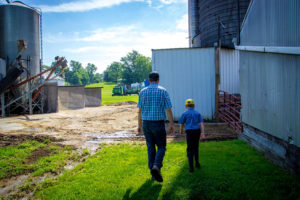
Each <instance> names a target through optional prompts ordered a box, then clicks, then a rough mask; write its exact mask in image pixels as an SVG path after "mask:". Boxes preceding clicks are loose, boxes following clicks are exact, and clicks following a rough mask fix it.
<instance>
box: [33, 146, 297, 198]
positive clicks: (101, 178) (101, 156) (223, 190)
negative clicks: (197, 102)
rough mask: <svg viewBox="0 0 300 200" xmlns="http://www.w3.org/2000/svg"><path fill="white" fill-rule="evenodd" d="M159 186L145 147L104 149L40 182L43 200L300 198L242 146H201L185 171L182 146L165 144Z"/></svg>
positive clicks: (287, 180)
mask: <svg viewBox="0 0 300 200" xmlns="http://www.w3.org/2000/svg"><path fill="white" fill-rule="evenodd" d="M167 149H168V150H167V152H166V157H165V159H164V167H163V168H162V175H163V177H164V182H163V183H162V184H160V183H157V182H154V181H151V180H150V174H149V170H148V169H147V153H146V146H145V145H144V144H139V143H137V144H136V143H131V144H118V145H103V146H102V149H101V150H100V151H99V152H98V153H96V154H95V155H93V156H91V157H89V158H88V159H87V160H86V161H85V162H84V163H81V164H80V165H78V166H77V167H76V168H74V169H73V170H72V171H68V172H66V173H64V174H63V175H62V176H60V177H59V178H58V179H56V180H48V181H45V182H44V184H42V185H41V186H40V187H39V189H38V191H37V192H36V193H35V197H37V198H42V199H105V200H108V199H123V200H125V199H143V200H147V199H149V200H150V199H151V200H157V199H170V200H174V199H178V200H184V199H299V198H300V193H299V191H300V181H299V180H297V179H296V177H295V176H292V175H289V174H288V173H287V172H286V171H284V170H282V169H281V168H279V167H277V166H275V165H273V164H271V163H270V162H269V161H267V160H266V159H265V158H264V157H263V155H262V154H261V153H259V152H257V151H256V150H254V149H253V148H252V147H250V146H248V145H247V144H246V143H244V142H242V141H239V140H235V141H225V142H207V143H201V144H200V162H201V165H202V168H201V169H196V170H195V172H194V173H189V172H188V163H187V158H186V152H185V151H186V143H185V142H179V143H171V144H168V146H167Z"/></svg>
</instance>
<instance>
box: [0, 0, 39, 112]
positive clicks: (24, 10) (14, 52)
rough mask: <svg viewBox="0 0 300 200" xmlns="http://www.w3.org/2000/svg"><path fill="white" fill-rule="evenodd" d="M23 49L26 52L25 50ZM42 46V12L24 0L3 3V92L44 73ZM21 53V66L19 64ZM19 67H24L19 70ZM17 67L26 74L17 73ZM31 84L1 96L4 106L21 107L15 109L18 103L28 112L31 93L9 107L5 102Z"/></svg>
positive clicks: (0, 55)
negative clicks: (9, 87) (22, 0)
mask: <svg viewBox="0 0 300 200" xmlns="http://www.w3.org/2000/svg"><path fill="white" fill-rule="evenodd" d="M20 44H22V45H23V46H21V45H20ZM23 47H24V48H23ZM22 48H23V51H21V49H22ZM40 49H41V48H40V12H39V11H38V10H36V9H34V8H32V7H30V6H27V5H25V4H24V3H22V2H20V1H15V2H12V3H10V2H9V3H7V4H3V5H0V59H1V60H2V63H3V62H5V65H3V64H2V65H1V70H0V72H2V73H1V74H2V77H1V78H2V80H4V79H6V81H4V82H3V81H2V82H1V93H2V92H4V91H5V90H6V89H7V88H8V86H11V85H15V84H17V83H19V82H21V81H22V80H24V79H26V78H28V77H32V76H34V75H36V74H39V73H40V71H41V69H40V68H41V59H40ZM20 52H22V53H20ZM18 56H19V59H18V63H19V65H18V64H16V58H17V57H18ZM18 67H19V68H20V69H21V70H19V71H18V70H17V68H18ZM2 68H5V69H2ZM13 70H15V71H16V72H20V73H21V72H23V73H22V74H21V75H20V74H18V75H16V73H14V72H15V71H13ZM31 83H32V82H31ZM31 83H28V84H27V85H25V84H24V85H22V86H20V87H18V89H16V90H14V91H13V92H7V93H6V94H5V95H4V94H3V96H5V97H3V96H2V97H1V102H2V108H1V109H2V110H3V109H7V110H18V109H16V108H12V109H11V106H13V105H15V106H16V105H18V107H20V106H21V107H23V108H22V109H23V110H27V111H28V105H25V104H27V102H28V99H29V98H28V96H29V95H28V96H27V97H26V96H24V97H23V98H21V99H20V100H19V101H18V102H17V101H16V102H15V103H14V104H11V106H7V107H5V108H4V106H3V104H4V103H3V102H4V101H5V102H9V101H10V100H12V99H13V98H15V97H16V96H19V95H22V94H23V93H24V92H25V90H26V89H28V87H30V85H29V84H31ZM27 111H25V112H27ZM8 112H10V111H8ZM22 112H23V111H22Z"/></svg>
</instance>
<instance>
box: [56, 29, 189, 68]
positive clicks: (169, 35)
mask: <svg viewBox="0 0 300 200" xmlns="http://www.w3.org/2000/svg"><path fill="white" fill-rule="evenodd" d="M187 36H188V34H187V32H186V31H181V30H179V31H145V30H140V29H138V28H137V27H135V26H123V27H111V28H107V29H97V30H95V31H93V32H91V34H90V35H89V36H87V37H83V38H81V39H78V38H75V39H74V41H76V42H78V43H80V46H79V47H78V48H74V49H70V48H65V49H63V50H62V51H63V52H64V53H65V54H69V56H67V57H70V56H71V57H73V58H71V59H75V58H76V59H77V60H78V61H80V62H82V63H83V64H84V63H88V62H90V63H94V64H96V66H97V67H98V71H99V72H102V71H104V70H105V69H106V67H107V66H108V65H109V64H111V63H112V62H114V61H119V60H120V58H121V57H123V56H126V54H127V53H129V52H131V51H132V50H137V51H138V52H139V53H141V54H143V55H145V56H148V57H151V56H152V55H151V54H152V53H151V49H161V48H179V47H188V40H187ZM76 59H75V60H76Z"/></svg>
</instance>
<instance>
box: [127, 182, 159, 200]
mask: <svg viewBox="0 0 300 200" xmlns="http://www.w3.org/2000/svg"><path fill="white" fill-rule="evenodd" d="M161 188H162V185H161V184H155V183H154V181H151V180H147V181H146V182H145V183H144V184H143V185H142V186H141V187H140V188H139V189H138V190H137V191H136V192H134V193H133V194H132V195H130V193H131V190H132V189H131V188H129V189H127V190H126V193H125V195H124V196H123V200H140V199H143V200H144V199H145V200H147V199H149V200H150V199H151V200H156V199H157V198H158V196H159V193H160V191H161Z"/></svg>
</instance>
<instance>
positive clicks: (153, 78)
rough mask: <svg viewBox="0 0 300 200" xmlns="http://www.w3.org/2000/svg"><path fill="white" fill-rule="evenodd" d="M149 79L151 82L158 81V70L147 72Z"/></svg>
mask: <svg viewBox="0 0 300 200" xmlns="http://www.w3.org/2000/svg"><path fill="white" fill-rule="evenodd" d="M149 80H150V81H151V82H156V81H158V80H159V74H158V72H157V71H153V72H150V74H149Z"/></svg>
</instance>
